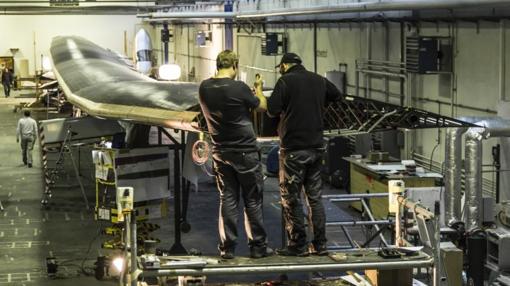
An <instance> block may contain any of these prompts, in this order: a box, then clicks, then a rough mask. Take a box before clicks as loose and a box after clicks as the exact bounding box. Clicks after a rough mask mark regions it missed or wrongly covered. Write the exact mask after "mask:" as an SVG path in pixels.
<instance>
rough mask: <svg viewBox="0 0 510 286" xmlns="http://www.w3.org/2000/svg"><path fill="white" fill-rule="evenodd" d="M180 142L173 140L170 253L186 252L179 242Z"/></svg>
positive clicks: (180, 219)
mask: <svg viewBox="0 0 510 286" xmlns="http://www.w3.org/2000/svg"><path fill="white" fill-rule="evenodd" d="M182 144H183V143H182V142H181V143H179V142H174V145H175V148H174V212H175V213H174V244H173V245H172V247H171V248H170V253H171V254H187V253H188V251H187V250H186V249H185V248H184V246H183V245H182V242H181V222H182V214H181V206H182V201H181V194H182V184H181V183H182V180H183V178H182V177H181V159H180V157H181V152H180V149H181V148H182Z"/></svg>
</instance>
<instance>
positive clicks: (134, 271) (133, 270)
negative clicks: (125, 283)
mask: <svg viewBox="0 0 510 286" xmlns="http://www.w3.org/2000/svg"><path fill="white" fill-rule="evenodd" d="M128 216H129V217H130V221H129V224H130V225H131V227H130V228H131V233H130V235H131V245H130V247H129V248H130V253H131V255H130V258H131V259H130V260H131V263H130V278H131V279H130V281H131V286H137V284H138V274H139V273H138V265H137V262H136V257H137V253H138V248H137V245H136V244H137V238H136V214H135V212H134V211H132V212H130V213H129V214H128V215H126V217H128ZM126 224H127V222H126Z"/></svg>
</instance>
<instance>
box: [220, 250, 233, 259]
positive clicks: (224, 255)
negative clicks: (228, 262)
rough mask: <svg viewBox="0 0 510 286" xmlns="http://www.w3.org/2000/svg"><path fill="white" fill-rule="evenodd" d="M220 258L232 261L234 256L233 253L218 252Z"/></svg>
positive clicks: (226, 251)
mask: <svg viewBox="0 0 510 286" xmlns="http://www.w3.org/2000/svg"><path fill="white" fill-rule="evenodd" d="M220 257H221V258H223V259H234V257H235V256H234V252H233V251H229V250H225V251H221V252H220Z"/></svg>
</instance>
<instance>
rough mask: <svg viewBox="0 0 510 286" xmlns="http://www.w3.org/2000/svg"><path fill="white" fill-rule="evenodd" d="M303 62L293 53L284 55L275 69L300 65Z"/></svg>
mask: <svg viewBox="0 0 510 286" xmlns="http://www.w3.org/2000/svg"><path fill="white" fill-rule="evenodd" d="M302 62H303V61H302V60H301V58H300V57H299V56H298V55H296V54H295V53H286V54H284V55H283V57H282V59H281V60H280V63H279V64H278V65H276V66H275V68H277V67H279V66H281V65H282V64H301V63H302Z"/></svg>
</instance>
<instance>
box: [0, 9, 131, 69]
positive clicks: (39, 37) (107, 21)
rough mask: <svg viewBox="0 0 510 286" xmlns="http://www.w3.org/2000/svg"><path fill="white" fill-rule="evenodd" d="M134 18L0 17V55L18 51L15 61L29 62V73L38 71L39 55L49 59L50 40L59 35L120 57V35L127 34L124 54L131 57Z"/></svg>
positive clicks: (121, 44) (8, 54) (121, 50)
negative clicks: (86, 41)
mask: <svg viewBox="0 0 510 286" xmlns="http://www.w3.org/2000/svg"><path fill="white" fill-rule="evenodd" d="M137 23H140V20H139V19H137V18H136V16H91V15H90V16H89V15H87V16H76V15H74V16H64V15H52V16H2V17H0V27H1V28H0V33H1V35H2V40H1V41H0V55H2V56H11V52H10V51H9V49H10V48H18V49H19V52H18V53H17V54H16V56H15V59H21V58H26V59H28V60H29V72H30V74H34V70H35V68H36V67H37V69H40V68H41V55H49V48H50V43H51V39H52V38H53V37H55V36H59V35H77V36H82V37H85V38H87V39H89V40H91V41H93V42H95V43H96V44H98V45H100V46H103V47H105V48H109V49H112V50H116V51H119V52H121V53H124V31H127V39H128V42H127V54H128V55H129V56H130V57H131V56H132V49H133V39H134V34H135V25H136V24H137Z"/></svg>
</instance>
